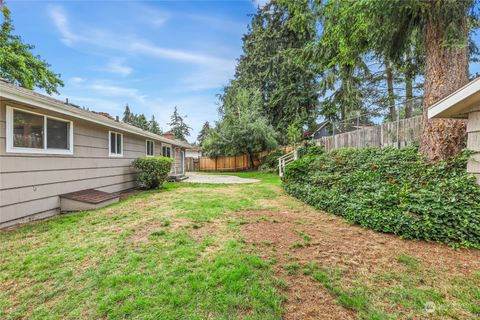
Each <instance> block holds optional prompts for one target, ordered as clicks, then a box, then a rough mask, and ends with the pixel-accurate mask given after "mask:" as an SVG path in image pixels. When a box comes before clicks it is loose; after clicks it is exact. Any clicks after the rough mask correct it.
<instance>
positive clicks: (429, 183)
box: [283, 147, 480, 248]
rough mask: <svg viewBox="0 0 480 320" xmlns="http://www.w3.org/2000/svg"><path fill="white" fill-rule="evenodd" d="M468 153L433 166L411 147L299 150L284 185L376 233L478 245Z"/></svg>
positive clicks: (479, 206)
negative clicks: (468, 169)
mask: <svg viewBox="0 0 480 320" xmlns="http://www.w3.org/2000/svg"><path fill="white" fill-rule="evenodd" d="M469 156H470V155H469V154H468V153H467V152H464V153H462V154H461V155H459V156H457V157H455V158H453V159H451V160H450V161H448V162H442V163H437V164H433V165H429V164H426V163H424V162H423V161H422V158H421V155H420V154H419V153H418V151H417V149H416V148H413V147H409V148H403V149H394V148H385V149H377V148H366V149H342V150H339V151H334V152H329V153H327V152H324V151H322V152H318V147H317V148H316V149H315V152H306V153H305V156H304V157H303V158H301V159H300V160H297V161H295V162H293V163H292V164H290V165H289V166H287V168H286V172H285V176H284V181H283V182H284V188H285V190H286V191H287V192H288V193H289V194H291V195H293V196H295V197H297V198H299V199H301V200H303V201H304V202H306V203H308V204H310V205H312V206H314V207H315V208H317V209H320V210H324V211H328V212H332V213H334V214H336V215H339V216H342V217H344V218H346V219H347V220H348V221H350V222H353V223H357V224H360V225H362V226H364V227H367V228H371V229H373V230H376V231H381V232H387V233H393V234H396V235H399V236H401V237H403V238H407V239H423V240H434V241H440V242H443V243H447V244H449V245H452V246H461V247H476V248H480V187H479V186H478V185H477V184H476V182H475V178H474V177H473V176H471V175H469V174H467V172H466V163H467V160H468V158H469Z"/></svg>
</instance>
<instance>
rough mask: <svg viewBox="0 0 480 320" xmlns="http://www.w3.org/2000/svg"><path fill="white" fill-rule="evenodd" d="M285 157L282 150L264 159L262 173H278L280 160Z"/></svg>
mask: <svg viewBox="0 0 480 320" xmlns="http://www.w3.org/2000/svg"><path fill="white" fill-rule="evenodd" d="M281 156H283V152H282V150H276V151H274V152H272V153H270V154H269V155H268V156H266V157H265V158H263V159H262V162H261V163H260V166H259V167H258V168H259V170H261V171H276V170H277V169H278V158H280V157H281Z"/></svg>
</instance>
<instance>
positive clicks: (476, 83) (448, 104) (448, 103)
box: [428, 78, 480, 119]
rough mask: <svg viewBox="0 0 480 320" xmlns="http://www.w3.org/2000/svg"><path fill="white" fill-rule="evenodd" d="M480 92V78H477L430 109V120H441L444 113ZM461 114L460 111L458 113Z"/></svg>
mask: <svg viewBox="0 0 480 320" xmlns="http://www.w3.org/2000/svg"><path fill="white" fill-rule="evenodd" d="M479 91H480V78H477V79H475V80H473V81H471V82H469V83H468V84H466V85H465V86H463V87H461V88H460V89H458V90H456V91H455V92H453V93H451V94H450V95H448V96H446V97H445V98H443V99H442V100H440V101H438V102H436V103H434V104H433V105H431V106H430V107H429V108H428V118H429V119H431V118H437V117H438V118H441V115H442V113H444V112H445V111H447V110H448V109H450V108H452V107H454V106H455V105H457V104H458V103H460V102H462V101H463V100H465V99H467V98H468V97H470V96H472V95H474V94H476V93H478V92H479ZM457 112H459V111H457Z"/></svg>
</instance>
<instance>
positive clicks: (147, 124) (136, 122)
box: [122, 104, 162, 134]
mask: <svg viewBox="0 0 480 320" xmlns="http://www.w3.org/2000/svg"><path fill="white" fill-rule="evenodd" d="M122 121H123V122H125V123H128V124H131V125H132V126H135V127H137V128H140V129H143V130H145V131H149V132H151V133H155V134H162V128H160V125H159V124H158V122H157V120H155V116H154V115H152V118H151V119H150V121H147V117H145V115H144V114H135V113H133V112H131V111H130V107H129V106H128V104H127V105H126V106H125V111H124V112H123V118H122Z"/></svg>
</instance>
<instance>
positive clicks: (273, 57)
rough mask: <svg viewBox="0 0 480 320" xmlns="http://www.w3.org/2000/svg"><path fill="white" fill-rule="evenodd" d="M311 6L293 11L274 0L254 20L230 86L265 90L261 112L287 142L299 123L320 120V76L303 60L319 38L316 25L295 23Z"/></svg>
mask: <svg viewBox="0 0 480 320" xmlns="http://www.w3.org/2000/svg"><path fill="white" fill-rule="evenodd" d="M308 10H309V9H308V6H299V7H298V8H296V11H295V12H294V11H290V10H289V9H288V6H287V5H283V4H280V3H279V2H277V1H271V2H270V3H268V4H266V5H265V6H263V7H262V8H258V9H257V12H256V13H255V14H254V15H253V16H252V21H251V23H250V25H249V27H248V31H247V33H246V34H244V36H243V38H242V41H243V53H242V55H241V56H240V58H239V59H238V65H237V67H236V70H235V78H234V80H233V81H232V83H231V84H230V86H238V87H240V88H243V89H248V90H250V89H254V90H260V93H261V98H262V104H261V107H260V113H261V114H262V115H263V116H264V117H266V118H267V121H268V124H269V125H272V126H273V128H274V129H275V130H276V131H277V132H279V133H281V134H280V135H279V136H278V139H279V140H280V142H287V141H288V140H287V137H288V136H287V128H288V126H289V125H290V124H292V123H293V122H295V121H299V122H300V123H301V124H302V125H303V124H310V123H312V122H314V120H315V118H316V117H317V107H318V93H317V91H318V90H317V87H316V86H317V78H318V74H317V73H315V70H314V69H313V68H312V66H311V64H310V63H309V61H297V59H296V56H297V55H298V53H297V51H298V50H301V49H302V48H303V47H304V46H306V45H307V44H308V43H309V42H310V41H313V40H314V39H315V36H316V25H315V22H314V21H310V23H308V24H307V23H306V24H304V28H302V30H294V29H293V28H292V27H291V21H292V20H293V19H295V16H297V15H300V14H301V13H305V12H307V11H308Z"/></svg>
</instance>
